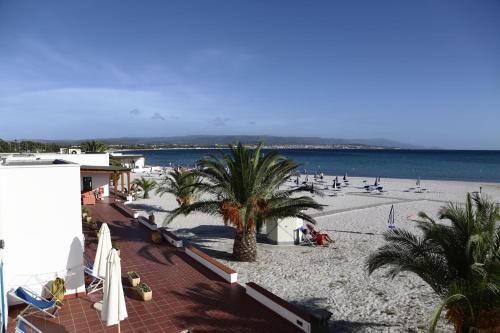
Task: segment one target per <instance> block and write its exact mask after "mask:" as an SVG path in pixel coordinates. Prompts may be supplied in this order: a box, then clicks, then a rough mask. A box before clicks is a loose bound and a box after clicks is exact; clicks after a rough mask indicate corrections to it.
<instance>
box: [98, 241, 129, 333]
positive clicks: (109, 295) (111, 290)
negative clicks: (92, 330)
mask: <svg viewBox="0 0 500 333" xmlns="http://www.w3.org/2000/svg"><path fill="white" fill-rule="evenodd" d="M127 317H128V314H127V307H126V305H125V295H124V293H123V286H122V268H121V263H120V257H119V256H118V253H117V252H116V250H115V249H112V250H111V251H110V252H109V256H108V258H107V266H106V278H105V280H104V288H103V299H102V311H101V319H102V320H103V321H104V322H105V323H106V325H107V326H111V325H117V324H118V325H120V321H122V320H124V319H125V318H127ZM118 331H120V326H118Z"/></svg>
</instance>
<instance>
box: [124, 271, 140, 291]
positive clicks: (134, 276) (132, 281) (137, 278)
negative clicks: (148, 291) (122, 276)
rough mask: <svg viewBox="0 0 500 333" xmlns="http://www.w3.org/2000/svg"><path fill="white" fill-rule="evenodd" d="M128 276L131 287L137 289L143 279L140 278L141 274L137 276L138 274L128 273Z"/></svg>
mask: <svg viewBox="0 0 500 333" xmlns="http://www.w3.org/2000/svg"><path fill="white" fill-rule="evenodd" d="M127 276H128V281H129V282H130V285H131V286H132V287H135V286H137V285H138V284H139V283H141V277H140V276H139V274H137V272H134V271H132V272H127Z"/></svg>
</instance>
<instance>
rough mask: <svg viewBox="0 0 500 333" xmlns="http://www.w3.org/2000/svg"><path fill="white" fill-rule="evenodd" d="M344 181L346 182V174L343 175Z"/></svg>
mask: <svg viewBox="0 0 500 333" xmlns="http://www.w3.org/2000/svg"><path fill="white" fill-rule="evenodd" d="M344 181H345V182H346V181H347V172H346V173H345V174H344Z"/></svg>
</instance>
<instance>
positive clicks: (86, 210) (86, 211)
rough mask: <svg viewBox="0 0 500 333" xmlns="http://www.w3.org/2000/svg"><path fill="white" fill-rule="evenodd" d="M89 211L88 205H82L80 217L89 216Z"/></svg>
mask: <svg viewBox="0 0 500 333" xmlns="http://www.w3.org/2000/svg"><path fill="white" fill-rule="evenodd" d="M90 212H91V211H90V208H89V207H82V218H83V219H86V217H87V216H90Z"/></svg>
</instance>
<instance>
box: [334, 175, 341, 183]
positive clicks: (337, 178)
mask: <svg viewBox="0 0 500 333" xmlns="http://www.w3.org/2000/svg"><path fill="white" fill-rule="evenodd" d="M335 183H337V184H340V183H339V176H335Z"/></svg>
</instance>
